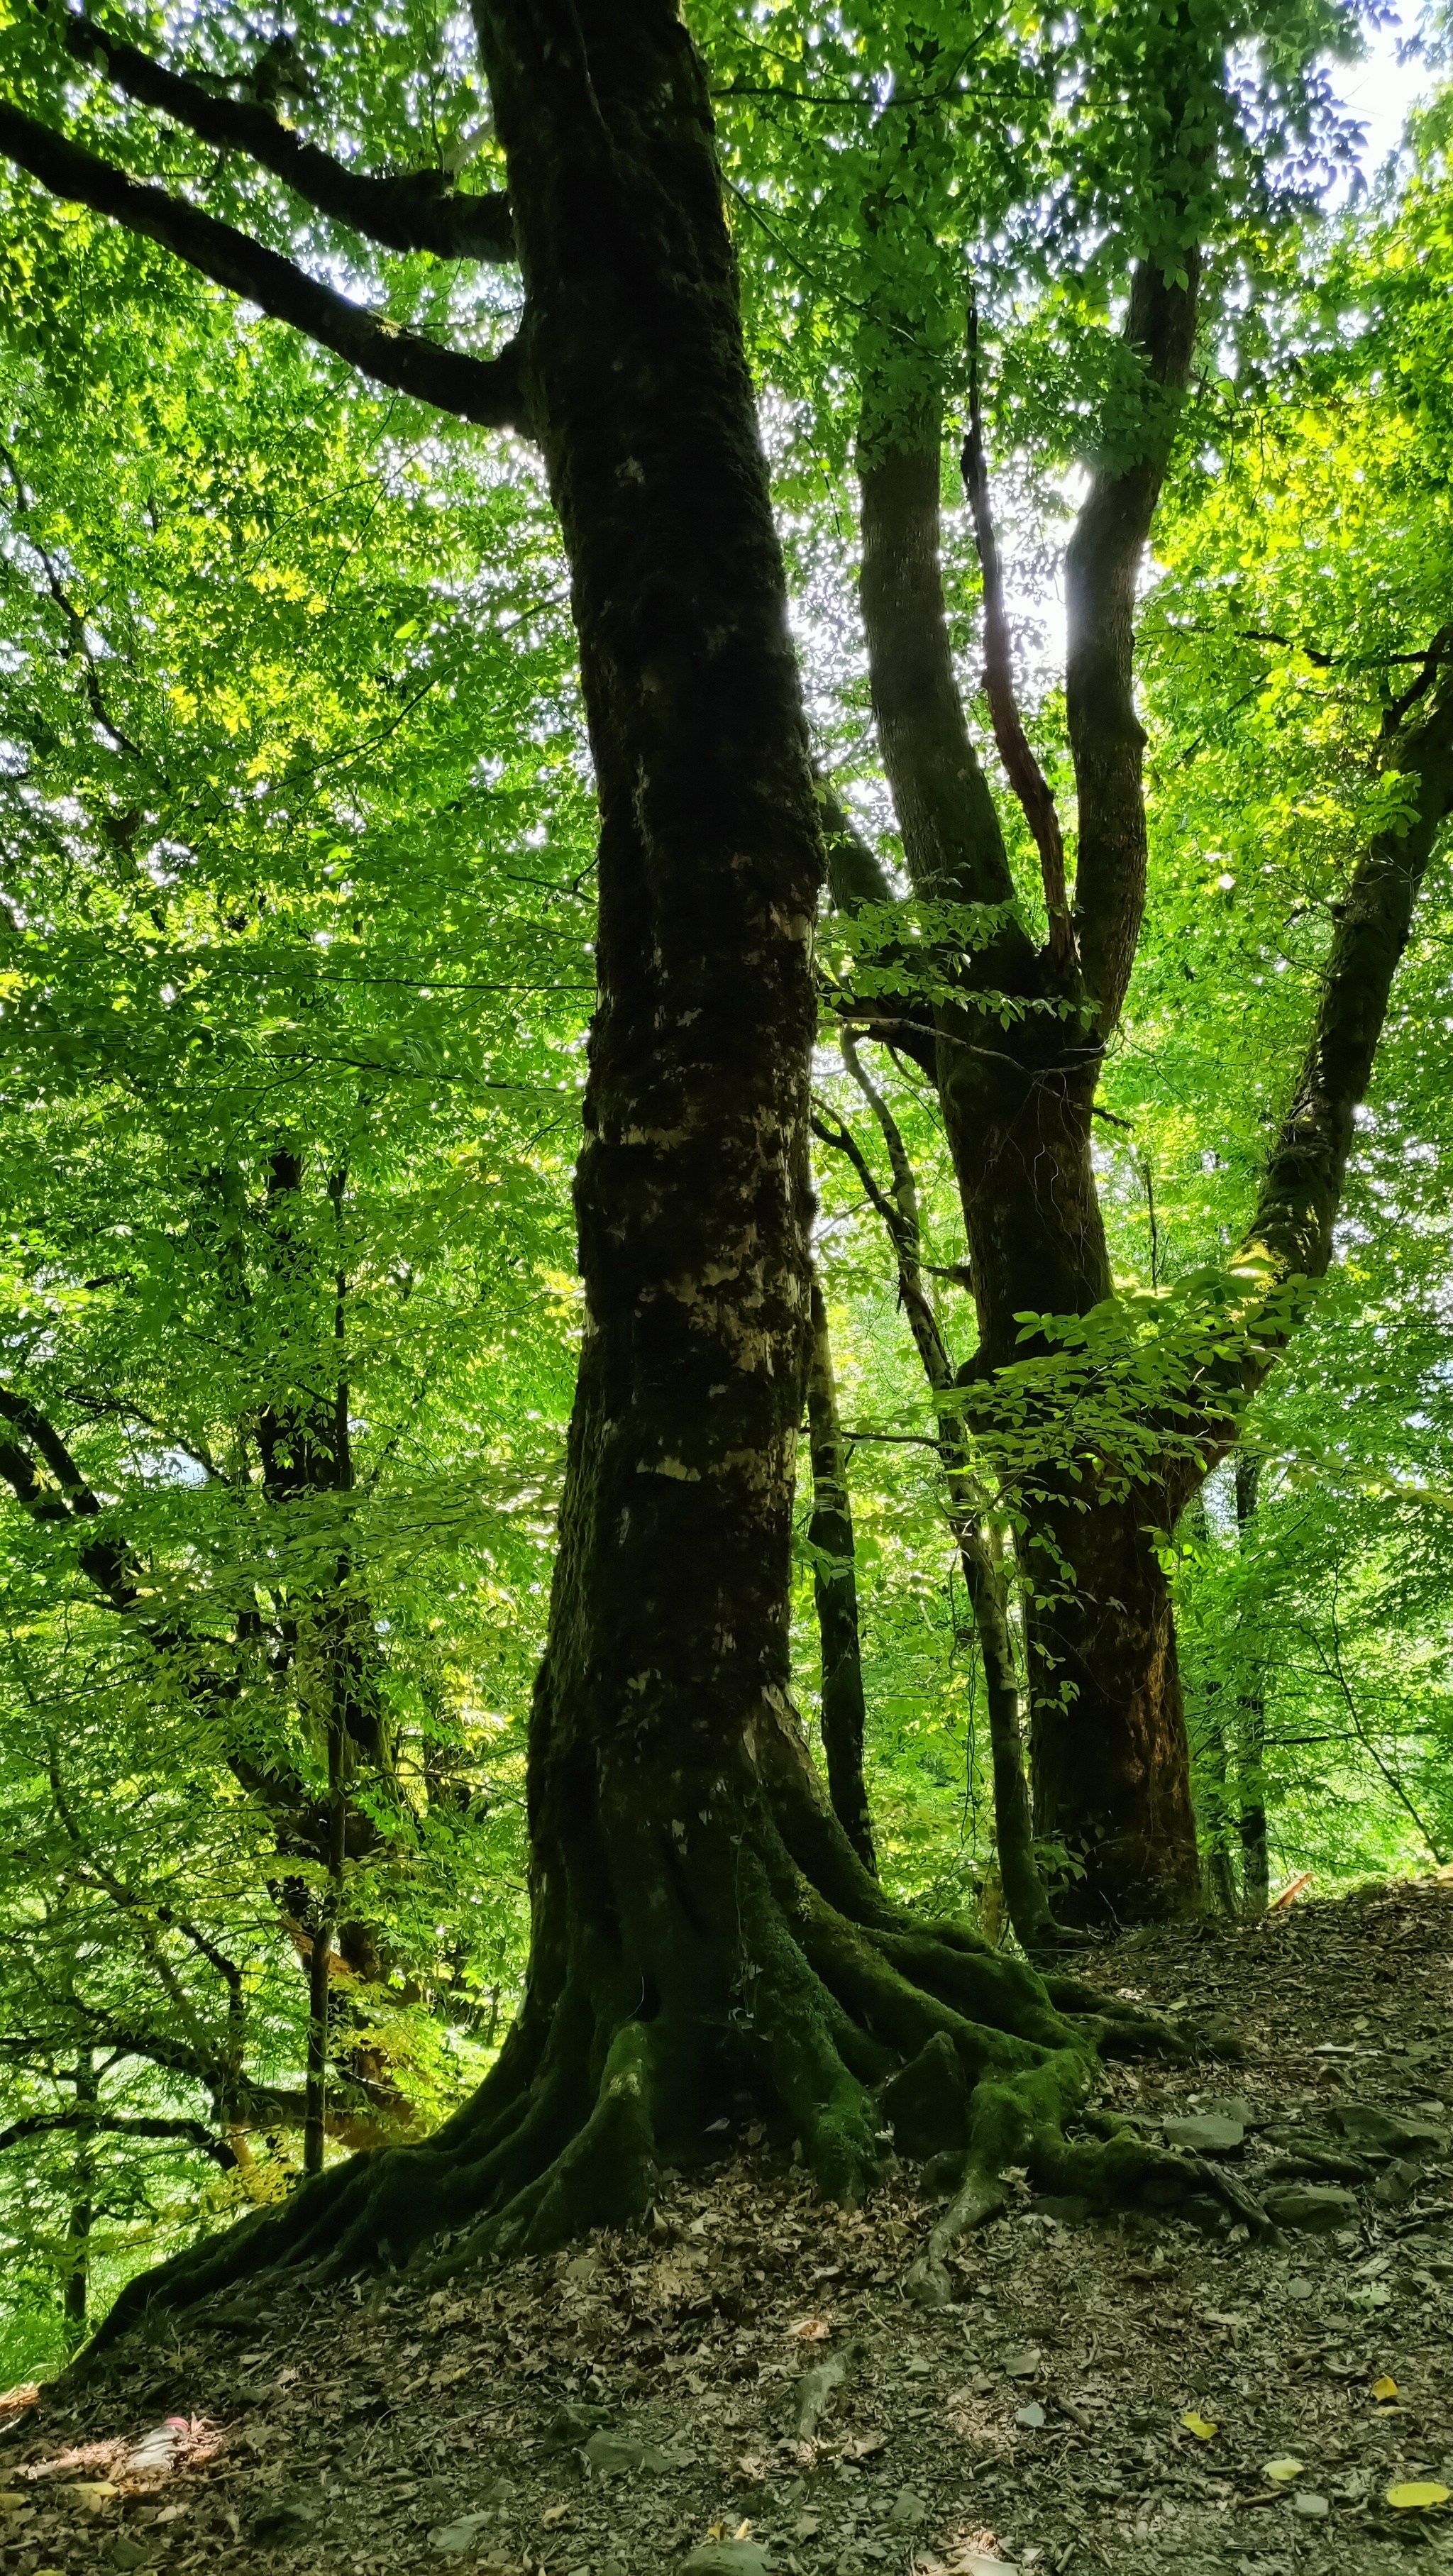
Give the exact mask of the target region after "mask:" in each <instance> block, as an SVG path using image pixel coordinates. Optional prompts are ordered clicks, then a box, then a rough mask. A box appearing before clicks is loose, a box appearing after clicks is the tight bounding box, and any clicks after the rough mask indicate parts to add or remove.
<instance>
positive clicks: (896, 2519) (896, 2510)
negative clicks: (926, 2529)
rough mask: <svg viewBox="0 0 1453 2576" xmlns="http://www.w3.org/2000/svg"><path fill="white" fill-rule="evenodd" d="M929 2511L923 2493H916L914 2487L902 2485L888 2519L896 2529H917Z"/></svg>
mask: <svg viewBox="0 0 1453 2576" xmlns="http://www.w3.org/2000/svg"><path fill="white" fill-rule="evenodd" d="M927 2511H928V2507H927V2505H926V2504H925V2503H924V2501H923V2498H922V2496H921V2495H915V2494H914V2492H913V2489H912V2487H900V2488H899V2490H898V2493H897V2495H896V2496H895V2497H894V2499H893V2505H892V2509H891V2511H890V2513H889V2515H888V2520H889V2521H890V2523H891V2524H892V2525H893V2528H894V2530H895V2531H916V2530H917V2528H918V2525H919V2524H920V2523H921V2522H922V2520H923V2517H924V2515H925V2513H926V2512H927Z"/></svg>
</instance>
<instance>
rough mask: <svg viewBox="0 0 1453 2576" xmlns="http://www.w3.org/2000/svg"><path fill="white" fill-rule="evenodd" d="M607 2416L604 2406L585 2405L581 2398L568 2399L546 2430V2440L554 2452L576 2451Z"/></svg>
mask: <svg viewBox="0 0 1453 2576" xmlns="http://www.w3.org/2000/svg"><path fill="white" fill-rule="evenodd" d="M604 2416H605V2408H604V2407H603V2406H587V2405H584V2404H583V2403H582V2402H581V2400H580V2399H579V2398H575V2397H567V2399H566V2401H565V2403H564V2405H563V2406H561V2407H560V2408H559V2409H558V2410H557V2411H556V2413H555V2414H554V2415H552V2416H551V2418H550V2421H549V2423H548V2424H547V2426H546V2428H545V2439H546V2441H547V2442H548V2443H549V2445H550V2448H551V2450H552V2451H576V2450H578V2449H579V2448H580V2445H581V2443H582V2442H584V2441H588V2439H589V2437H590V2435H591V2434H592V2433H593V2432H594V2430H595V2428H596V2426H597V2424H599V2423H601V2422H602V2421H603V2419H604Z"/></svg>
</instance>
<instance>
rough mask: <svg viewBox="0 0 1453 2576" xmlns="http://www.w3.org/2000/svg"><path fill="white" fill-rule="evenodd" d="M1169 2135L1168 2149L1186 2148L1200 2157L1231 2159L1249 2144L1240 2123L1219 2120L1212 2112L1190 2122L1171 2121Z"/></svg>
mask: <svg viewBox="0 0 1453 2576" xmlns="http://www.w3.org/2000/svg"><path fill="white" fill-rule="evenodd" d="M1165 2135H1166V2143H1167V2145H1168V2146H1172V2147H1185V2148H1186V2149H1187V2150H1188V2152H1189V2153H1191V2154H1192V2155H1198V2156H1229V2155H1230V2153H1231V2151H1232V2149H1233V2148H1235V2147H1240V2146H1244V2145H1245V2143H1246V2130H1245V2127H1244V2125H1243V2124H1242V2122H1241V2121H1240V2120H1225V2119H1219V2118H1217V2117H1216V2116H1215V2115H1214V2114H1213V2113H1211V2112H1209V2111H1206V2112H1203V2113H1201V2115H1200V2116H1199V2117H1197V2116H1196V2115H1194V2114H1193V2115H1192V2116H1191V2118H1189V2119H1187V2120H1167V2122H1166V2124H1165Z"/></svg>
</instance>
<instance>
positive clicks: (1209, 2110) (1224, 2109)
mask: <svg viewBox="0 0 1453 2576" xmlns="http://www.w3.org/2000/svg"><path fill="white" fill-rule="evenodd" d="M1191 2108H1192V2110H1195V2111H1199V2112H1200V2113H1201V2114H1202V2115H1203V2117H1204V2118H1206V2119H1208V2120H1239V2121H1240V2123H1241V2126H1242V2128H1243V2129H1254V2128H1255V2127H1256V2125H1257V2120H1256V2113H1255V2111H1254V2110H1253V2109H1252V2106H1251V2104H1250V2103H1249V2102H1244V2101H1243V2100H1242V2098H1241V2095H1240V2094H1239V2093H1218V2094H1216V2095H1214V2096H1213V2097H1211V2098H1207V2096H1206V2095H1204V2094H1201V2093H1193V2094H1192V2095H1191Z"/></svg>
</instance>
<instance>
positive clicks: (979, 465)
mask: <svg viewBox="0 0 1453 2576" xmlns="http://www.w3.org/2000/svg"><path fill="white" fill-rule="evenodd" d="M968 341H969V434H968V437H967V438H966V439H965V441H964V447H963V454H962V456H961V458H960V460H959V463H960V470H961V472H962V474H963V479H964V491H965V493H966V495H967V497H968V504H969V512H970V515H971V517H972V519H973V522H974V545H975V549H976V551H977V553H978V557H979V569H980V571H981V572H982V574H983V576H984V693H985V695H986V697H987V698H988V701H989V718H990V722H991V723H992V725H993V727H994V740H995V742H996V744H997V745H998V749H999V757H1000V759H1001V760H1002V761H1003V763H1004V774H1005V776H1006V777H1007V779H1008V781H1009V784H1010V786H1011V787H1012V788H1013V790H1014V793H1015V795H1016V796H1017V797H1018V799H1019V802H1020V805H1021V806H1022V808H1023V810H1024V819H1025V821H1026V823H1027V824H1028V825H1029V828H1030V831H1031V832H1032V834H1033V835H1034V845H1035V848H1036V849H1037V850H1038V852H1039V872H1040V877H1041V880H1042V882H1043V885H1044V900H1045V906H1046V909H1047V911H1048V913H1049V953H1050V956H1051V958H1052V959H1053V960H1054V963H1055V964H1056V966H1058V967H1060V968H1061V969H1067V970H1073V966H1074V962H1075V939H1074V932H1073V930H1072V928H1071V926H1070V907H1069V897H1068V895H1067V893H1066V891H1065V845H1064V836H1063V834H1062V833H1061V831H1060V822H1059V813H1058V810H1057V808H1056V806H1055V801H1054V797H1053V795H1052V793H1051V791H1050V785H1049V781H1048V779H1047V778H1046V777H1045V774H1044V772H1043V770H1042V769H1041V768H1040V765H1039V763H1038V761H1037V760H1036V759H1035V757H1034V754H1033V752H1032V751H1031V750H1030V747H1029V740H1028V737H1027V735H1026V733H1025V731H1024V726H1023V723H1022V721H1021V718H1020V714H1019V704H1018V700H1017V698H1016V697H1015V693H1014V664H1013V660H1012V657H1011V654H1010V649H1009V620H1008V618H1007V617H1006V616H1005V613H1004V572H1003V567H1002V565H1001V563H1000V560H999V545H998V540H997V538H996V536H995V534H994V514H993V511H992V509H991V508H990V505H989V468H988V462H987V460H986V458H985V455H984V419H983V412H982V409H981V407H980V402H979V316H978V311H977V308H976V307H975V306H974V305H973V304H971V305H970V306H969V329H968Z"/></svg>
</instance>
